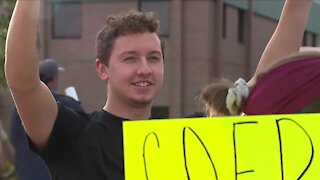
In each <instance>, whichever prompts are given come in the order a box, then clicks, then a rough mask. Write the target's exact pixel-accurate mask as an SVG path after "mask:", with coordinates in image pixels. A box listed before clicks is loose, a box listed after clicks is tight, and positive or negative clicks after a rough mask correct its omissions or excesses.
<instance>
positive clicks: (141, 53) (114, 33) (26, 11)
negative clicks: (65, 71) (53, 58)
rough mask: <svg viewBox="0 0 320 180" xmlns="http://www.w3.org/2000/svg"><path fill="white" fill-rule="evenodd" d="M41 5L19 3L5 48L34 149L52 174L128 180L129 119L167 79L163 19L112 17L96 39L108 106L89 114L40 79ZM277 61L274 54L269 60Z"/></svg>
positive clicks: (146, 111) (142, 111)
mask: <svg viewBox="0 0 320 180" xmlns="http://www.w3.org/2000/svg"><path fill="white" fill-rule="evenodd" d="M308 1H309V0H308ZM287 2H288V3H289V2H290V3H291V5H290V6H288V7H290V8H289V9H290V11H288V12H290V13H296V11H295V10H298V8H299V7H298V5H299V3H298V2H295V0H287ZM299 2H300V1H299ZM310 3H311V0H310ZM39 9H40V0H33V1H25V0H18V1H17V4H16V7H15V10H14V13H13V17H12V20H11V23H10V27H9V32H8V37H7V46H6V47H7V49H6V54H7V56H6V64H5V68H6V69H5V70H6V77H7V81H8V84H9V87H10V89H11V92H12V95H13V98H14V100H15V103H16V106H17V108H18V111H19V114H20V116H21V117H22V119H23V123H24V128H25V130H26V133H27V134H28V136H29V138H30V143H31V148H32V149H33V150H34V151H36V152H38V153H39V154H40V155H41V156H42V158H43V159H44V160H45V162H46V163H47V165H48V167H49V169H50V172H51V176H52V178H53V179H65V180H70V179H77V180H78V179H94V180H100V179H101V180H102V179H103V180H108V179H112V180H118V179H119V180H123V179H124V166H123V163H124V162H123V144H122V121H124V120H129V119H130V120H134V119H149V117H150V112H151V105H152V101H153V99H154V97H155V96H156V95H157V94H158V92H159V90H160V88H161V86H162V83H163V54H164V51H163V49H164V46H163V44H162V43H161V39H160V37H159V23H158V21H157V20H156V19H155V16H154V15H153V14H150V13H139V12H133V11H131V12H128V13H126V14H124V15H122V16H117V17H113V16H110V17H108V19H107V24H106V26H105V27H104V28H103V29H102V30H101V31H100V32H99V34H98V36H97V44H96V45H97V60H96V69H97V72H98V74H99V76H100V78H101V79H102V80H103V81H105V82H106V84H107V89H108V94H107V102H106V104H105V106H104V107H103V108H102V109H101V110H99V111H96V112H94V113H92V114H83V113H77V112H74V111H72V110H70V109H68V108H65V107H64V106H62V105H60V104H57V103H56V102H55V100H54V98H53V96H52V94H51V92H50V90H49V89H48V88H47V86H45V85H44V84H43V83H41V81H40V80H39V76H38V68H37V63H38V62H37V57H38V55H37V49H36V42H37V41H36V39H37V19H38V16H39ZM291 22H292V20H291ZM299 26H300V25H299ZM291 30H292V29H289V28H288V29H284V30H282V31H281V33H284V34H287V33H289V32H290V31H291ZM293 31H294V30H293ZM281 33H280V34H281ZM288 41H289V42H288ZM286 42H288V44H286V43H281V45H283V46H284V47H285V48H284V49H286V51H285V53H289V52H291V51H293V50H295V49H296V47H299V46H300V44H295V43H297V42H300V41H294V42H291V41H290V40H287V41H286ZM280 47H281V46H280ZM280 47H279V46H276V48H271V49H273V51H272V53H274V55H276V56H280V55H283V53H284V52H282V50H279V48H280ZM289 47H291V48H289ZM292 47H293V48H292ZM267 49H269V48H267ZM268 52H269V53H271V50H270V49H269V51H268ZM274 59H276V58H274V57H273V58H268V60H265V61H267V62H265V64H268V63H270V62H271V61H274ZM263 66H264V64H262V65H261V67H263Z"/></svg>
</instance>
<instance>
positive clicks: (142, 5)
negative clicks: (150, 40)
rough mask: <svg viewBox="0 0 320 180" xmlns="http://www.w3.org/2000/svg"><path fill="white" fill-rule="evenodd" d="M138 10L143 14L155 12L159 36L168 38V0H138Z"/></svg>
mask: <svg viewBox="0 0 320 180" xmlns="http://www.w3.org/2000/svg"><path fill="white" fill-rule="evenodd" d="M139 9H140V10H141V11H143V12H147V11H153V12H155V13H156V14H157V17H158V19H159V21H160V34H161V35H162V36H169V30H170V29H169V24H170V22H169V17H170V16H169V11H170V1H169V0H161V1H160V0H140V1H139Z"/></svg>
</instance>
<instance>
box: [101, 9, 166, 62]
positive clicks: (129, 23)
mask: <svg viewBox="0 0 320 180" xmlns="http://www.w3.org/2000/svg"><path fill="white" fill-rule="evenodd" d="M144 32H150V33H156V34H157V35H158V37H159V39H160V41H161V51H162V55H163V56H164V50H165V45H164V41H163V40H162V39H161V37H160V25H159V21H158V20H157V19H156V14H155V13H153V12H145V13H144V12H139V11H136V10H130V11H128V12H127V13H124V14H120V15H110V16H108V17H107V20H106V25H105V26H104V27H103V28H102V29H101V30H100V31H99V32H98V35H97V38H96V53H97V54H96V56H97V58H98V59H99V60H100V61H101V62H103V63H104V64H106V65H108V62H109V58H110V55H111V52H112V49H113V46H114V41H115V40H116V39H117V38H118V37H120V36H125V35H128V34H136V33H144Z"/></svg>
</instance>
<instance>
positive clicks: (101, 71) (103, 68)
mask: <svg viewBox="0 0 320 180" xmlns="http://www.w3.org/2000/svg"><path fill="white" fill-rule="evenodd" d="M107 68H108V67H107V65H105V64H103V63H102V62H101V61H100V60H99V59H96V70H97V73H98V75H99V77H100V79H101V80H103V81H108V80H109V76H108V71H107Z"/></svg>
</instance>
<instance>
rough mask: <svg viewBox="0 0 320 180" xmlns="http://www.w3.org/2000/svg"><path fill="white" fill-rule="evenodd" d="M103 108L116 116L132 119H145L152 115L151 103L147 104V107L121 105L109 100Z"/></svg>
mask: <svg viewBox="0 0 320 180" xmlns="http://www.w3.org/2000/svg"><path fill="white" fill-rule="evenodd" d="M103 110H105V111H107V112H109V113H111V114H113V115H115V116H118V117H122V118H125V119H131V120H145V119H150V117H151V105H146V106H145V107H133V106H119V105H116V104H111V103H110V102H108V101H107V102H106V104H105V105H104V107H103Z"/></svg>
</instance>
